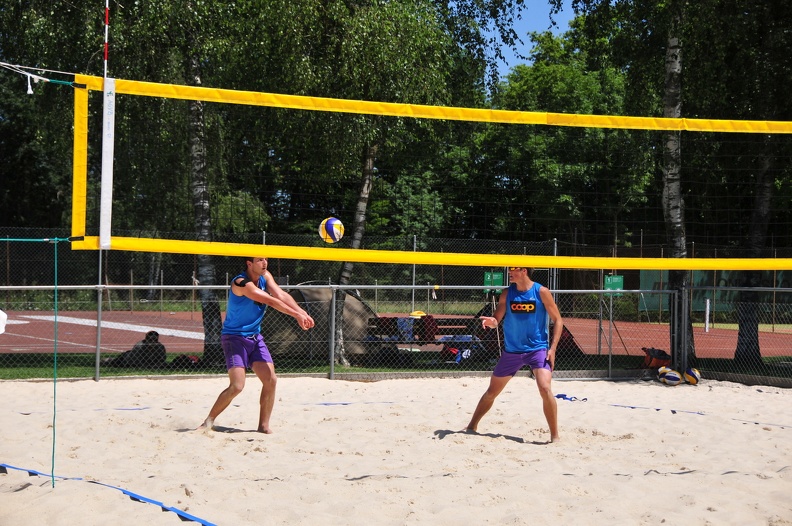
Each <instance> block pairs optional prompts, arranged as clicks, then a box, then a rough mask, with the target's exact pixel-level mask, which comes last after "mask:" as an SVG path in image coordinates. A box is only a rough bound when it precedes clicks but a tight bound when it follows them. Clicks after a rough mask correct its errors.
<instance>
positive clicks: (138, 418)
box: [0, 376, 792, 526]
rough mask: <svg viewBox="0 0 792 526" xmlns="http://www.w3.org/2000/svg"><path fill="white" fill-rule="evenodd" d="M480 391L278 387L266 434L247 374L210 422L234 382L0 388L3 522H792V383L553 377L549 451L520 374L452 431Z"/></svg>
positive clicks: (469, 385) (453, 385)
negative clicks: (484, 410) (259, 427)
mask: <svg viewBox="0 0 792 526" xmlns="http://www.w3.org/2000/svg"><path fill="white" fill-rule="evenodd" d="M487 382H488V379H487V378H484V377H480V378H462V379H406V380H383V381H380V382H371V383H363V382H347V381H339V380H336V381H331V380H326V379H316V378H281V379H280V380H279V384H278V402H277V403H276V405H275V412H274V415H273V420H272V426H273V430H274V431H275V434H273V435H262V434H259V433H255V432H253V431H252V430H253V429H254V428H255V425H256V422H257V415H258V394H259V386H260V384H259V383H258V380H257V379H256V378H255V377H253V376H249V377H248V385H247V388H246V389H245V391H244V392H243V393H242V394H241V395H240V396H239V397H238V398H237V399H236V400H235V401H234V404H233V405H232V406H231V407H229V409H227V410H226V412H225V413H223V414H222V415H221V416H220V418H218V420H217V422H216V425H217V426H219V428H220V431H213V432H198V431H193V428H195V427H196V426H197V425H198V424H200V423H201V421H202V420H203V418H204V417H205V416H206V413H207V412H208V409H209V406H210V405H211V404H212V403H213V402H214V400H215V398H216V396H217V394H218V393H219V392H220V391H221V390H222V389H223V388H224V387H225V386H226V383H227V381H226V380H225V379H224V378H219V377H218V378H200V379H188V380H176V379H155V380H143V379H135V380H128V379H118V380H111V379H105V380H102V381H100V382H94V381H91V380H85V381H79V382H66V381H59V382H58V383H57V384H56V385H53V383H52V382H14V381H7V382H0V399H2V401H3V404H2V409H1V410H0V426H2V427H1V429H2V440H0V463H3V464H7V465H10V466H15V467H19V468H23V469H24V470H25V471H17V470H13V469H8V473H7V474H5V475H0V494H1V496H0V524H2V525H3V526H17V525H25V526H27V525H29V524H33V523H36V524H47V525H70V526H71V525H73V524H81V525H86V526H90V525H106V524H114V525H125V524H129V525H133V524H134V525H141V524H146V525H160V524H162V525H177V524H181V523H182V522H181V521H180V519H179V516H178V515H177V514H176V513H175V512H173V511H166V512H163V511H162V509H161V508H160V507H159V506H158V505H152V504H149V503H145V502H136V501H134V500H132V499H130V498H129V496H127V495H126V494H124V493H123V492H122V491H120V490H118V489H114V488H113V487H116V488H121V489H123V490H126V491H128V492H131V493H133V494H137V495H140V496H141V497H144V498H146V499H151V500H154V501H158V502H161V503H162V504H163V505H165V506H168V507H173V508H176V509H178V510H182V511H184V512H186V513H188V514H191V515H193V516H195V517H198V518H199V519H201V520H202V521H205V522H206V523H214V524H221V525H226V524H228V525H260V524H266V525H278V524H289V525H294V524H305V525H317V524H321V525H335V524H339V525H340V524H367V525H368V524H432V525H460V524H531V525H535V524H539V525H541V524H552V525H557V524H609V525H611V524H661V523H665V524H716V525H720V524H739V525H751V524H772V525H782V524H792V390H789V389H780V388H774V387H757V386H751V387H748V386H743V385H738V384H733V383H727V382H715V381H706V380H705V381H704V382H703V383H702V384H700V385H699V386H695V387H694V386H689V385H680V386H677V387H668V386H664V385H661V384H659V383H655V382H642V381H635V382H619V383H614V382H605V381H597V382H584V381H560V380H556V381H554V383H553V387H554V392H555V393H556V394H560V393H563V394H566V395H567V396H569V397H576V398H578V399H582V398H587V399H588V400H587V401H585V402H584V401H582V400H578V401H569V400H562V399H559V400H558V404H559V415H560V418H559V423H560V429H561V436H562V442H560V443H556V444H547V443H546V442H547V439H548V434H547V430H546V424H545V421H544V417H543V416H542V412H541V401H540V398H539V395H538V393H537V391H536V386H535V384H534V382H533V380H531V379H529V378H527V377H517V378H515V379H514V380H512V382H511V383H510V384H509V386H508V387H507V388H506V390H505V391H504V392H503V394H502V395H501V396H500V398H499V399H498V400H497V401H496V402H495V406H494V408H493V410H492V411H491V412H490V413H489V414H488V415H487V416H485V417H484V420H483V421H482V422H481V424H480V426H479V432H480V434H478V435H469V434H463V433H459V432H458V430H460V429H462V428H463V427H464V426H465V425H466V424H467V422H468V420H469V418H470V414H471V412H472V411H473V408H474V407H475V405H476V402H477V401H478V399H479V397H480V396H481V394H482V393H483V391H484V389H485V388H486V385H487ZM53 397H54V398H55V399H56V402H55V406H56V407H57V413H56V415H55V416H54V420H55V433H54V434H55V460H54V466H55V469H54V471H55V475H57V476H61V477H72V478H79V479H81V480H67V479H58V478H56V479H55V484H54V487H53V484H52V479H51V477H50V476H49V474H50V473H51V471H52V448H53V446H52V444H53V427H52V424H53ZM624 406H637V407H634V408H630V407H624ZM29 470H35V471H38V472H41V473H44V474H45V476H29V474H28V471H29ZM88 481H95V482H99V483H101V484H104V485H100V484H92V483H89V482H88ZM108 486H113V487H108Z"/></svg>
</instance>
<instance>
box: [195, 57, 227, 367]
mask: <svg viewBox="0 0 792 526" xmlns="http://www.w3.org/2000/svg"><path fill="white" fill-rule="evenodd" d="M190 69H191V74H192V80H193V85H195V86H200V85H201V75H200V70H199V65H198V58H197V57H195V56H193V57H192V58H191V59H190ZM189 113H190V172H191V173H190V175H191V179H190V180H191V181H192V198H193V208H194V218H195V223H194V224H195V235H196V239H197V240H198V241H211V239H212V221H211V215H210V203H209V176H208V170H207V162H206V129H205V126H206V123H205V121H204V103H203V101H199V100H191V101H190V102H189ZM196 279H197V280H198V284H200V285H214V284H215V267H214V263H213V262H212V259H211V256H207V255H205V254H201V255H198V256H197V273H196ZM200 299H201V313H202V317H203V328H204V350H203V358H202V359H201V363H202V364H205V365H209V366H211V365H217V364H221V363H223V351H222V348H221V347H220V330H221V329H222V318H221V316H220V303H219V302H218V300H217V294H216V293H215V291H214V290H207V289H201V290H200Z"/></svg>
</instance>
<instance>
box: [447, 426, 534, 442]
mask: <svg viewBox="0 0 792 526" xmlns="http://www.w3.org/2000/svg"><path fill="white" fill-rule="evenodd" d="M434 434H435V436H436V437H437V438H438V439H440V440H443V439H444V438H445V437H447V436H448V435H475V436H481V437H488V438H505V439H506V440H511V441H512V442H517V443H519V444H534V445H537V446H544V445H546V444H549V442H536V441H531V442H526V440H525V439H524V438H522V437H515V436H511V435H503V434H501V433H479V432H477V431H468V430H467V429H462V430H457V431H452V430H450V429H438V430H436V431H435V432H434Z"/></svg>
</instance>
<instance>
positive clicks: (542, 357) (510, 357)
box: [492, 349, 552, 377]
mask: <svg viewBox="0 0 792 526" xmlns="http://www.w3.org/2000/svg"><path fill="white" fill-rule="evenodd" d="M526 365H528V366H530V368H531V370H534V369H547V370H548V371H552V369H551V368H550V362H548V361H547V349H542V350H541V351H534V352H504V353H503V354H501V357H500V359H499V360H498V363H497V364H496V365H495V370H493V371H492V376H499V377H500V376H514V375H515V374H517V371H519V370H520V369H522V368H523V367H525V366H526Z"/></svg>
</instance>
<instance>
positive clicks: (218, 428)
mask: <svg viewBox="0 0 792 526" xmlns="http://www.w3.org/2000/svg"><path fill="white" fill-rule="evenodd" d="M176 431H177V432H179V433H190V432H193V431H198V429H196V428H181V429H177V430H176ZM201 431H203V430H201ZM212 431H213V432H215V433H257V434H261V433H259V432H258V431H256V430H255V429H237V428H235V427H223V426H217V425H216V426H214V427H213V428H212Z"/></svg>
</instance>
